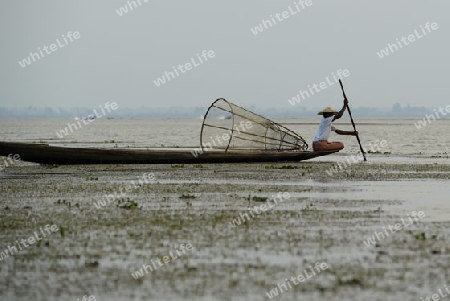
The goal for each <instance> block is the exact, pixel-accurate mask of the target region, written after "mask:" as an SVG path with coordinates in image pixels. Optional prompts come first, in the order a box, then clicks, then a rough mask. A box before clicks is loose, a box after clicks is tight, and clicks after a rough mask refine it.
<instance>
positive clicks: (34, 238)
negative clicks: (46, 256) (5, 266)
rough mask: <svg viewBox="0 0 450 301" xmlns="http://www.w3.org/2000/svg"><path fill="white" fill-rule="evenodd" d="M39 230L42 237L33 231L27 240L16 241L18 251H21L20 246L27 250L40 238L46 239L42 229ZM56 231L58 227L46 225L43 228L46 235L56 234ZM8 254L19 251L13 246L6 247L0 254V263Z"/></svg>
mask: <svg viewBox="0 0 450 301" xmlns="http://www.w3.org/2000/svg"><path fill="white" fill-rule="evenodd" d="M39 230H40V232H41V234H42V236H43V237H40V236H39V234H38V233H37V231H35V232H34V236H30V237H29V238H28V239H27V240H25V239H22V240H20V242H19V241H18V240H16V245H17V246H18V247H19V249H20V251H21V250H22V246H23V247H24V248H28V247H29V246H30V245H32V244H34V243H36V241H40V240H42V238H45V237H47V236H46V235H45V232H44V230H43V229H42V227H41V228H40V229H39ZM58 230H59V229H58V226H56V225H52V226H50V225H46V226H45V231H47V233H48V234H52V233H53V232H57V231H58ZM27 241H28V243H29V245H27ZM8 252H9V255H11V256H13V255H14V254H16V253H18V252H19V250H17V248H16V247H15V246H14V245H13V246H12V247H11V246H8V249H5V251H3V252H0V261H3V260H5V259H6V258H8V257H9V255H8Z"/></svg>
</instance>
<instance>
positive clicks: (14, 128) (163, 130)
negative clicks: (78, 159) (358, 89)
mask: <svg viewBox="0 0 450 301" xmlns="http://www.w3.org/2000/svg"><path fill="white" fill-rule="evenodd" d="M275 121H276V122H279V123H281V124H283V125H285V126H286V127H288V128H289V129H291V130H293V131H295V132H297V133H298V134H300V135H301V136H302V137H303V138H304V139H305V140H306V141H307V142H308V144H310V145H311V143H312V138H313V137H314V135H315V132H316V130H317V127H318V124H319V122H320V118H316V119H285V120H275ZM417 121H418V120H417V119H363V120H358V122H357V130H358V131H359V133H360V138H361V142H362V144H363V146H364V147H366V148H367V149H369V150H370V149H371V147H372V145H375V144H376V141H377V140H379V141H382V140H385V141H386V143H387V146H386V147H384V148H383V149H381V152H383V153H384V152H390V153H391V155H392V156H402V157H405V156H406V157H408V156H416V155H421V156H426V157H432V156H447V153H448V151H449V149H450V134H449V133H448V130H449V129H450V120H449V119H441V120H437V121H432V122H431V123H429V124H427V126H425V127H422V128H421V129H417V128H416V126H415V125H414V123H417ZM69 122H70V123H74V124H76V121H75V120H64V119H48V120H45V119H1V120H0V140H5V141H24V142H39V141H41V142H47V143H50V144H55V145H56V144H68V145H71V146H86V145H89V146H96V147H100V146H101V147H160V146H164V147H176V146H179V147H194V146H195V147H197V146H199V144H200V139H199V136H200V128H201V124H202V120H201V119H189V120H188V119H164V120H139V119H110V120H107V119H98V120H95V121H93V122H92V123H89V124H87V125H84V124H83V123H82V122H80V123H81V125H82V126H81V127H79V129H78V130H74V131H73V132H69V134H68V135H67V136H65V137H63V138H59V137H58V136H57V134H56V133H57V132H58V133H60V131H61V130H62V129H64V128H65V127H67V123H69ZM334 124H335V126H336V127H337V128H338V129H342V130H352V126H351V124H350V120H349V119H348V118H343V119H341V120H338V121H337V122H335V123H334ZM330 141H342V142H344V144H345V149H344V150H343V151H341V152H340V154H355V153H356V152H357V151H358V149H359V147H358V144H357V141H356V139H355V137H352V136H339V135H337V134H334V133H332V134H331V135H330ZM373 150H375V151H376V150H378V148H377V147H375V146H374V147H373Z"/></svg>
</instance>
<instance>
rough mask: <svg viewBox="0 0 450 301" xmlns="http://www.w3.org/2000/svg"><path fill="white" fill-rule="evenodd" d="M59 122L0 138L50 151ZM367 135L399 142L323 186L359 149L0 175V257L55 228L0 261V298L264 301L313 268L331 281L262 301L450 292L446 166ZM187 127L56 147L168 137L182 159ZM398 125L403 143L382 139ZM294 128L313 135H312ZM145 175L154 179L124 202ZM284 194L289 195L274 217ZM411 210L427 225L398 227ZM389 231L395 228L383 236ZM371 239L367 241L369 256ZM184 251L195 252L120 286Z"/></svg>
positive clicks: (97, 128) (8, 129)
mask: <svg viewBox="0 0 450 301" xmlns="http://www.w3.org/2000/svg"><path fill="white" fill-rule="evenodd" d="M64 122H65V123H67V122H68V121H61V120H60V121H58V120H52V121H31V122H24V121H17V120H16V121H5V120H2V121H0V123H1V125H2V127H0V132H1V133H2V135H3V136H1V137H5V138H6V140H21V141H40V140H42V141H49V142H51V143H54V144H60V143H61V142H60V141H57V140H50V138H52V136H51V135H52V133H53V132H55V131H56V129H55V127H56V125H58V126H59V125H60V124H61V126H62V125H64ZM365 122H366V125H364V124H362V125H361V128H362V131H361V132H362V133H363V132H364V131H366V133H369V132H370V133H371V136H370V137H377V139H386V138H385V136H383V135H386V137H388V138H389V140H388V139H386V140H387V141H388V142H389V141H391V140H392V141H395V143H394V142H392V144H390V145H389V146H390V148H389V149H388V150H387V152H390V154H384V152H382V154H368V160H369V161H368V162H367V163H355V164H351V165H350V166H349V167H347V168H344V169H343V170H338V172H336V173H335V174H332V175H331V176H330V175H328V174H327V172H326V171H327V170H329V169H330V168H332V167H333V166H334V167H335V166H337V164H338V163H339V162H341V163H342V162H345V160H346V156H348V155H352V154H354V153H355V152H356V150H357V147H356V146H355V145H354V144H355V141H353V140H351V139H348V140H345V143H346V145H348V148H346V149H345V150H344V151H342V152H340V153H339V154H337V155H333V156H326V157H321V158H316V159H313V160H310V161H305V162H284V163H257V164H256V163H255V164H202V165H190V164H186V165H170V164H168V165H91V166H81V165H74V166H46V165H38V164H32V163H26V162H20V163H18V164H17V165H14V166H10V167H7V168H5V169H4V170H2V171H1V172H0V252H3V251H4V250H6V249H8V248H9V247H11V246H13V245H14V243H15V242H16V241H17V240H20V239H28V238H29V237H31V236H32V235H34V234H33V233H34V232H35V231H39V229H40V227H45V225H52V224H55V225H57V226H58V229H59V230H58V231H57V232H55V233H53V234H51V235H48V236H47V237H46V238H44V239H43V240H41V241H40V242H39V243H34V244H30V246H29V247H27V248H23V249H22V250H20V251H19V252H17V253H15V254H14V255H12V256H9V257H7V258H3V259H2V260H1V261H0V299H1V300H8V301H9V300H29V299H33V300H36V301H41V300H46V301H47V300H64V301H65V300H77V299H80V300H81V299H82V297H83V296H84V295H88V296H90V295H94V296H95V297H96V300H205V301H206V300H233V301H234V300H269V298H268V296H267V295H266V293H267V292H269V291H270V290H272V289H274V288H275V287H277V285H278V284H281V283H286V281H285V279H286V278H291V277H293V276H295V277H297V276H298V275H300V274H303V273H304V271H305V270H307V269H309V266H310V265H311V266H314V264H315V263H316V262H325V263H327V265H328V266H329V268H328V269H326V270H324V271H322V272H320V273H318V274H317V275H315V276H314V277H311V278H310V279H307V280H306V281H305V282H303V283H300V284H298V285H294V284H292V288H290V289H288V290H287V291H285V292H283V293H282V294H280V295H278V296H277V297H275V298H273V299H272V300H394V299H395V300H420V297H425V296H426V295H427V294H428V295H430V294H432V293H436V292H437V291H438V289H439V288H443V287H444V285H446V284H447V285H448V283H449V280H450V279H449V278H450V277H449V275H448V271H449V270H450V260H449V259H450V235H449V234H450V230H449V229H450V227H449V226H450V220H449V219H450V206H449V204H448V201H449V197H448V196H449V195H450V190H449V189H450V180H449V174H450V160H449V158H448V155H447V154H446V151H445V150H444V147H442V146H437V145H435V144H434V145H431V144H430V145H429V147H427V146H428V145H427V144H426V143H425V142H426V141H425V140H423V141H422V142H423V143H424V144H421V145H420V146H419V144H418V143H417V142H415V143H412V144H411V145H412V146H408V143H409V142H408V141H407V139H406V138H405V135H407V134H408V133H410V134H411V133H414V131H413V130H414V129H410V126H412V127H414V126H413V125H412V124H411V122H412V120H409V121H402V120H400V121H386V122H385V123H378V122H370V121H365ZM198 123H199V122H198V121H197V120H194V121H154V122H151V121H144V120H134V121H132V120H105V121H104V122H103V121H102V120H99V122H98V124H97V121H96V122H94V123H92V124H91V125H92V126H93V127H92V128H89V129H88V127H86V131H82V130H83V129H82V130H79V131H78V132H76V133H74V135H73V136H69V137H68V138H67V139H63V140H64V141H63V144H64V143H65V144H70V145H74V146H79V145H91V146H92V145H103V146H110V147H111V146H114V145H115V144H117V145H118V147H121V146H126V145H130V147H132V146H139V147H142V146H152V145H153V144H155V143H157V141H158V140H162V139H174V141H178V142H179V143H181V142H183V143H186V145H190V146H192V145H193V144H195V141H196V137H197V136H196V132H195V129H196V127H197V126H198ZM394 123H395V124H397V125H398V126H399V128H401V129H403V130H402V131H403V132H400V133H398V132H394V131H389V124H394ZM95 124H97V125H95ZM91 125H89V127H90V126H91ZM112 125H114V126H112ZM347 126H348V125H347ZM292 127H293V128H295V129H302V131H303V130H304V129H305V132H307V131H310V132H311V133H312V132H313V131H314V129H315V127H316V125H315V124H306V125H298V124H294V125H292ZM341 127H344V128H345V125H344V126H341ZM148 128H156V129H160V130H161V131H160V132H161V134H160V136H154V135H153V134H148V133H150V132H152V131H149V130H147V129H148ZM173 128H179V132H178V133H177V135H174V134H173ZM308 129H309V130H308ZM425 129H426V128H425ZM425 129H422V130H425ZM439 129H441V128H439ZM422 130H421V131H422ZM441 130H442V129H441ZM408 131H411V132H408ZM415 131H418V130H417V129H415ZM299 132H300V130H299ZM419 132H420V131H419ZM98 133H102V135H100V136H101V137H102V138H101V139H100V138H98V139H95V137H100V136H98ZM422 134H423V135H425V132H424V133H421V132H420V133H418V134H417V133H416V136H420V135H422ZM53 135H54V134H53ZM367 135H368V134H367ZM362 137H364V136H362ZM445 137H447V136H445ZM347 138H348V137H346V139H347ZM52 139H54V137H53V138H52ZM177 139H178V140H177ZM415 139H418V140H420V139H419V138H418V137H415ZM428 139H432V137H431V138H428ZM102 140H103V141H102ZM107 140H114V142H105V141H107ZM72 141H74V142H73V143H72ZM98 141H100V142H102V143H94V142H98ZM427 141H428V140H427ZM422 142H421V143H422ZM442 143H444V144H445V143H446V144H445V147H446V148H447V149H448V145H449V144H448V141H443V142H442ZM421 152H422V153H421ZM145 173H153V174H154V176H155V181H152V182H148V183H143V184H142V185H140V186H135V187H133V188H132V189H131V190H129V191H128V192H125V193H123V191H124V190H123V189H124V188H125V187H126V186H127V185H130V183H131V181H133V180H134V181H136V179H137V178H138V177H142V175H143V174H145ZM280 192H281V193H289V196H290V197H289V198H287V199H284V200H283V201H282V202H281V201H279V202H278V203H277V204H275V203H273V202H272V201H271V196H273V195H275V196H276V195H277V194H278V193H280ZM110 194H111V195H113V198H111V202H106V203H105V205H104V206H99V201H101V200H105V195H110ZM265 198H268V199H265ZM268 200H269V203H270V202H271V203H270V204H271V205H272V206H273V207H272V208H270V209H269V210H267V211H265V212H263V211H262V209H259V213H256V211H251V209H249V208H253V209H252V210H254V208H255V206H257V208H261V206H262V205H264V204H267V205H268V204H269V203H268V202H267V201H268ZM413 211H416V212H420V211H423V213H424V215H425V216H424V217H422V218H417V216H416V218H415V219H414V218H412V219H411V220H412V221H413V222H408V221H409V219H408V217H411V216H412V215H413ZM251 212H252V213H253V215H252V213H251ZM245 214H246V215H245ZM242 217H245V222H244V221H243V220H242V219H241V218H242ZM236 221H240V224H237V223H236ZM396 224H400V225H403V226H402V229H401V230H398V231H396V232H392V231H390V230H387V232H384V229H388V227H389V226H394V225H396ZM375 232H377V233H382V234H383V233H384V235H383V236H381V234H378V236H377V237H375V236H374V235H375ZM369 238H373V239H374V242H375V243H374V244H372V245H369V246H368V245H367V244H366V243H367V242H369V241H368V239H369ZM365 242H366V243H365ZM188 243H189V244H191V245H192V246H193V250H192V251H190V252H186V253H185V254H183V255H182V256H180V257H179V258H175V259H171V260H170V262H168V263H166V264H164V265H163V266H157V269H155V270H153V271H150V272H149V273H148V274H145V275H144V276H143V277H140V278H139V279H135V278H134V277H133V276H132V273H134V272H136V271H138V270H139V269H141V268H143V265H148V264H150V263H151V262H152V260H155V259H157V258H162V257H163V256H166V255H167V254H169V252H170V251H173V250H175V248H177V247H179V246H180V245H181V244H185V245H186V244H188Z"/></svg>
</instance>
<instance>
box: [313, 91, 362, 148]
mask: <svg viewBox="0 0 450 301" xmlns="http://www.w3.org/2000/svg"><path fill="white" fill-rule="evenodd" d="M347 103H348V100H347V99H344V106H343V107H342V109H341V110H340V111H339V112H336V111H335V110H333V109H332V108H330V107H327V108H325V109H324V110H322V111H320V112H319V113H317V114H318V115H323V119H322V121H321V122H320V125H319V130H318V131H317V134H316V136H314V139H313V150H314V151H315V152H320V151H338V150H341V149H343V148H344V143H342V142H328V136H330V132H331V131H334V132H335V133H336V134H339V135H350V136H356V135H358V131H350V132H349V131H341V130H338V129H336V128H335V127H334V126H333V125H332V124H331V123H332V122H333V121H335V120H336V119H339V118H341V117H342V114H344V112H345V109H346V108H347Z"/></svg>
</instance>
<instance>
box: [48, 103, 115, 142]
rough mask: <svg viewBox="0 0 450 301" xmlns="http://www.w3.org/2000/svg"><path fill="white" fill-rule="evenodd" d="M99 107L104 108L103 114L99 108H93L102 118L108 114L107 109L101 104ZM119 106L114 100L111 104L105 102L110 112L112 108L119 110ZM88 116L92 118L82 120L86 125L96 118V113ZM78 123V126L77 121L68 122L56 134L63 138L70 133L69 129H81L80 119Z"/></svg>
mask: <svg viewBox="0 0 450 301" xmlns="http://www.w3.org/2000/svg"><path fill="white" fill-rule="evenodd" d="M99 108H100V109H101V110H102V113H103V115H99V114H98V113H97V109H95V110H93V112H94V113H95V117H97V118H101V117H103V116H105V115H106V113H105V110H103V107H102V106H101V105H100V106H99ZM117 108H118V106H117V103H115V102H112V103H111V104H110V103H109V102H107V103H105V109H106V110H107V111H108V113H111V109H113V110H117ZM88 117H90V118H88V119H87V120H84V119H82V120H81V121H82V122H83V124H84V125H87V124H89V123H91V122H94V121H95V120H96V119H95V118H94V115H89V116H88ZM77 123H78V127H77V125H76V124H75V123H67V126H66V127H65V128H64V129H62V130H59V132H56V136H58V138H59V139H62V138H64V137H65V136H68V135H69V130H70V132H71V133H73V131H74V129H75V131H76V130H78V129H81V128H82V126H81V123H80V120H77Z"/></svg>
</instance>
